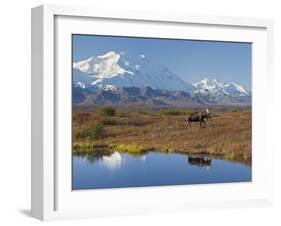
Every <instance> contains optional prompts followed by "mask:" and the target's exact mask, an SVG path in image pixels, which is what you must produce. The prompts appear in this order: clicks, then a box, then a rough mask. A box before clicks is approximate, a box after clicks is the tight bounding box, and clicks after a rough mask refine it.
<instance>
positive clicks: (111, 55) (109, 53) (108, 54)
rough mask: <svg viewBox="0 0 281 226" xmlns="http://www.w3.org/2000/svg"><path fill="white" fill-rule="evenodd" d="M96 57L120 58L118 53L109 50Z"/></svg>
mask: <svg viewBox="0 0 281 226" xmlns="http://www.w3.org/2000/svg"><path fill="white" fill-rule="evenodd" d="M97 58H99V59H105V58H115V59H119V58H120V54H118V53H116V52H115V51H109V52H107V53H106V54H104V55H101V56H97Z"/></svg>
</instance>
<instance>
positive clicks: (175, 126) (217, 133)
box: [73, 106, 252, 165]
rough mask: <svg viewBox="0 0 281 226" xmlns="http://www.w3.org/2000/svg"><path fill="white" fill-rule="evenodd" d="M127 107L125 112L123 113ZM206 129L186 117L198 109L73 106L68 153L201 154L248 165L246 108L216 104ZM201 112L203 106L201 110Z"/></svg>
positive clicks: (248, 112)
mask: <svg viewBox="0 0 281 226" xmlns="http://www.w3.org/2000/svg"><path fill="white" fill-rule="evenodd" d="M125 109H126V110H125ZM209 109H210V111H211V114H212V117H211V119H209V120H208V121H207V122H206V127H205V128H200V126H199V123H193V124H192V128H187V127H186V120H187V117H188V116H189V115H190V114H192V113H194V112H196V111H200V108H189V109H187V108H186V109H157V108H146V107H143V108H141V107H138V108H137V107H135V108H127V107H126V108H125V107H124V108H122V107H109V106H103V107H80V106H74V107H73V153H74V154H77V155H78V154H92V155H97V156H100V155H101V153H104V154H105V155H108V154H109V153H112V152H113V151H119V152H126V153H130V154H132V155H142V154H144V153H146V152H148V151H158V152H165V153H172V152H177V153H182V154H204V155H212V156H214V157H216V158H222V159H227V160H231V161H237V162H242V163H246V164H248V165H251V122H252V120H251V109H250V107H236V108H234V107H231V108H227V107H225V106H221V107H220V106H215V107H212V108H209ZM201 110H203V108H202V109H201Z"/></svg>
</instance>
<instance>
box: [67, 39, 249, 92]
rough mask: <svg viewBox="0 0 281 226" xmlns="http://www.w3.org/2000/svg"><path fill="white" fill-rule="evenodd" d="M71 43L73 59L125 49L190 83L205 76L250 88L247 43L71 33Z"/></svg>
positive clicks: (77, 59)
mask: <svg viewBox="0 0 281 226" xmlns="http://www.w3.org/2000/svg"><path fill="white" fill-rule="evenodd" d="M72 47H73V61H74V62H77V61H79V60H85V59H87V58H89V57H91V56H97V55H103V54H105V53H107V52H108V51H116V52H121V51H125V52H126V51H128V52H130V53H135V54H144V55H146V56H147V57H148V58H151V59H153V60H156V61H158V62H159V63H162V64H164V65H165V66H167V67H168V68H169V69H170V70H171V71H172V72H174V73H176V74H177V75H179V76H180V77H181V78H182V79H183V80H185V81H187V82H190V83H194V82H197V81H199V80H201V79H203V78H205V77H207V78H209V79H218V80H223V81H225V82H236V83H239V84H241V85H243V86H244V87H245V88H246V89H248V90H249V91H251V74H252V69H251V68H252V45H251V44H250V43H234V42H213V41H194V40H174V39H153V38H128V37H110V36H95V35H73V46H72Z"/></svg>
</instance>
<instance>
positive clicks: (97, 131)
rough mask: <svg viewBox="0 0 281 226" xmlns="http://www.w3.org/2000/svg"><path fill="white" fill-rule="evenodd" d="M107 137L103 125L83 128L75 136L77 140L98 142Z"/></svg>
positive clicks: (97, 124)
mask: <svg viewBox="0 0 281 226" xmlns="http://www.w3.org/2000/svg"><path fill="white" fill-rule="evenodd" d="M104 136H105V131H104V128H103V125H102V124H101V123H96V124H94V125H91V126H87V127H85V128H82V129H81V130H79V131H78V132H76V134H75V140H98V139H100V138H103V137H104Z"/></svg>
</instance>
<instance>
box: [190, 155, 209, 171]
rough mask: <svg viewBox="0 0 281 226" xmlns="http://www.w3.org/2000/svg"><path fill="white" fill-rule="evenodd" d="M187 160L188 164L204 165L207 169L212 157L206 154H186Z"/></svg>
mask: <svg viewBox="0 0 281 226" xmlns="http://www.w3.org/2000/svg"><path fill="white" fill-rule="evenodd" d="M187 162H188V164H190V165H195V166H198V167H205V168H206V169H207V170H208V169H210V167H211V166H212V159H211V158H209V157H207V156H188V158H187Z"/></svg>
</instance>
